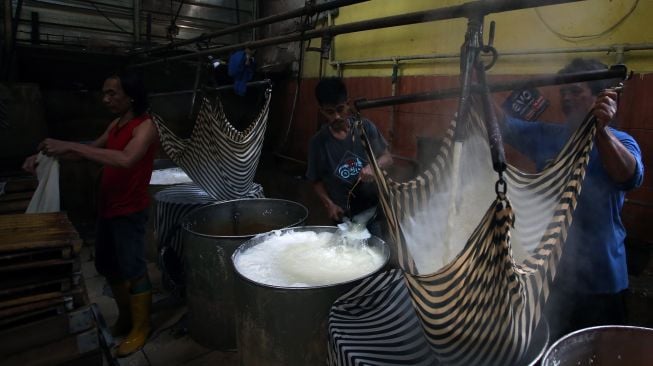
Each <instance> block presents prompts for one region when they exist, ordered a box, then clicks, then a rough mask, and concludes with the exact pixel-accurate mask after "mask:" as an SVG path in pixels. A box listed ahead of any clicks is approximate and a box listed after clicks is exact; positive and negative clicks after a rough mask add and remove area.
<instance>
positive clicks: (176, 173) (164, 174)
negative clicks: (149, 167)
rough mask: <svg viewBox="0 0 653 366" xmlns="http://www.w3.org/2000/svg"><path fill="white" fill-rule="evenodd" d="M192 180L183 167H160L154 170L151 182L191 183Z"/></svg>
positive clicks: (160, 183) (162, 183)
mask: <svg viewBox="0 0 653 366" xmlns="http://www.w3.org/2000/svg"><path fill="white" fill-rule="evenodd" d="M190 182H192V180H191V179H190V177H189V176H188V175H187V174H186V173H185V172H184V171H183V170H181V168H169V169H158V170H153V171H152V178H151V179H150V184H154V185H168V184H180V183H190Z"/></svg>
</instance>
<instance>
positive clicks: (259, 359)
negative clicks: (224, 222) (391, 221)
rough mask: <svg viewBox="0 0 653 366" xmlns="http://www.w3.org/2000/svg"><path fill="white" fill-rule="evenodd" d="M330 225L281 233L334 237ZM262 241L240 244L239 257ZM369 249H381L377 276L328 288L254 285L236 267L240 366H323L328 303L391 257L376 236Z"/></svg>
mask: <svg viewBox="0 0 653 366" xmlns="http://www.w3.org/2000/svg"><path fill="white" fill-rule="evenodd" d="M336 229H337V228H336V227H332V226H304V227H298V228H290V229H284V230H281V233H288V232H301V231H313V232H318V233H319V232H335V231H336ZM266 240H267V235H261V236H258V237H255V238H253V239H251V240H249V241H247V242H246V243H244V244H242V245H241V246H240V247H239V248H238V249H237V250H236V251H235V252H234V254H233V256H232V262H235V260H236V258H237V257H238V255H239V254H240V253H243V252H244V251H246V250H247V249H249V248H251V247H253V246H256V245H258V244H260V243H262V242H264V241H266ZM368 244H369V245H371V246H375V247H377V248H380V249H381V251H382V253H383V256H384V262H383V265H381V266H379V268H378V269H377V270H376V271H373V272H370V273H369V274H367V275H365V276H363V277H361V278H356V279H353V280H350V281H346V282H342V283H337V284H333V285H327V286H315V287H279V286H271V285H267V284H263V283H258V282H255V281H252V280H250V279H249V278H247V277H245V276H244V275H243V274H242V273H241V272H239V270H238V268H235V271H236V273H237V274H238V281H237V283H238V286H237V288H236V301H237V306H238V325H237V328H236V332H237V337H238V347H239V349H240V350H241V352H239V355H240V361H241V362H240V364H241V365H243V366H306V365H324V364H325V362H326V357H327V341H328V335H327V320H328V315H329V311H330V309H331V305H332V304H333V302H334V301H335V300H336V299H337V298H339V297H340V296H342V295H343V294H345V293H346V292H347V291H349V290H351V289H352V288H353V287H354V286H356V285H357V284H358V283H359V282H360V281H361V280H363V279H364V278H365V277H368V276H370V275H372V274H374V273H376V272H378V271H379V270H380V269H381V268H383V266H385V264H386V263H387V261H388V259H389V257H390V250H389V248H388V245H387V244H386V243H385V242H384V241H383V240H381V239H379V238H378V237H374V236H373V237H372V238H370V239H368Z"/></svg>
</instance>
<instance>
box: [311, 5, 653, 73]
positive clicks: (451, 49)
mask: <svg viewBox="0 0 653 366" xmlns="http://www.w3.org/2000/svg"><path fill="white" fill-rule="evenodd" d="M488 1H491V0H488ZM515 1H518V0H515ZM465 2H468V1H465V0H371V1H369V2H366V3H361V4H357V5H352V6H348V7H344V8H341V9H340V14H339V16H338V17H336V18H335V24H336V25H337V24H345V23H350V22H357V21H361V20H366V19H372V18H378V17H385V16H391V15H396V14H403V13H409V12H414V11H419V10H427V9H436V8H441V7H446V6H452V5H460V4H463V3H465ZM633 7H634V10H633V11H632V13H630V15H628V13H629V12H630V11H631V10H632V9H633ZM491 20H494V21H496V23H497V28H496V37H495V47H496V48H497V49H498V51H499V53H501V52H502V51H516V50H534V49H535V50H541V49H552V48H555V49H559V48H577V47H595V46H612V45H616V44H625V43H628V44H639V43H652V44H653V0H585V1H581V2H577V3H571V4H562V5H554V6H547V7H541V8H538V9H537V10H536V9H525V10H517V11H511V12H505V13H500V14H490V15H488V16H487V17H486V18H485V21H486V22H485V23H486V33H487V31H488V29H489V22H490V21H491ZM545 23H546V24H545ZM547 24H548V26H547ZM466 25H467V20H466V19H453V20H445V21H437V22H429V23H423V24H416V25H409V26H400V27H392V28H385V29H377V30H371V31H365V32H358V33H351V34H344V35H339V36H336V38H335V48H334V51H335V53H334V59H335V60H342V61H346V60H352V59H366V58H376V57H392V56H404V55H419V54H431V53H446V54H451V53H458V52H459V50H460V46H461V44H462V43H463V41H464V34H465V30H466ZM613 26H614V29H612V30H610V31H607V30H609V29H610V28H611V27H613ZM552 30H553V31H555V32H559V33H562V34H563V36H559V35H556V34H555V33H554V32H553V31H552ZM606 31H607V32H606ZM603 33H605V34H603ZM486 39H487V35H486ZM319 43H320V41H319V40H317V39H316V40H313V41H312V46H317V45H319ZM579 56H581V57H596V58H599V59H601V60H602V61H603V62H605V63H608V64H610V63H614V62H615V60H616V55H614V54H610V55H608V54H605V53H580V54H579V53H573V54H548V55H537V56H504V57H501V58H500V59H499V62H498V63H497V65H496V66H495V67H494V68H493V69H492V70H491V71H490V73H494V74H534V73H551V72H555V71H557V70H558V69H559V68H560V67H561V66H562V65H564V64H565V63H566V62H567V61H568V60H570V59H571V58H574V57H579ZM625 63H626V64H627V65H628V66H629V68H630V69H631V70H634V71H635V72H641V73H646V72H651V71H653V51H630V52H627V53H626V54H625ZM318 65H319V59H318V56H317V54H316V53H314V52H311V53H308V54H307V56H306V61H305V68H304V76H305V77H316V76H317V75H318V73H319V66H318ZM323 70H324V74H325V75H335V74H336V69H335V67H333V66H329V65H327V64H325V65H324V67H323ZM343 70H344V73H343V74H344V76H345V77H355V76H389V75H390V73H391V71H390V70H391V67H390V66H389V64H387V63H386V64H378V63H377V64H366V65H347V66H345V68H344V69H343ZM458 73H459V66H458V59H440V60H428V61H420V62H410V61H407V62H402V63H401V75H424V74H429V75H451V74H458Z"/></svg>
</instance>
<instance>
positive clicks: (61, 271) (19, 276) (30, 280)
mask: <svg viewBox="0 0 653 366" xmlns="http://www.w3.org/2000/svg"><path fill="white" fill-rule="evenodd" d="M47 270H48V271H47V273H46V275H47V276H44V273H39V272H40V271H25V272H23V273H20V272H19V273H16V272H14V273H11V275H6V276H1V277H0V291H3V292H4V291H11V290H12V289H15V288H20V287H23V286H32V285H37V286H38V285H39V284H40V283H43V282H44V281H48V280H50V279H51V280H53V281H61V282H64V281H69V283H70V284H72V285H77V284H79V281H80V278H81V273H79V272H73V273H70V271H68V270H67V268H62V267H54V268H48V269H47ZM41 272H42V271H41ZM44 277H45V278H44ZM62 286H63V285H62Z"/></svg>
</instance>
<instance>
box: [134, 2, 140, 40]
mask: <svg viewBox="0 0 653 366" xmlns="http://www.w3.org/2000/svg"><path fill="white" fill-rule="evenodd" d="M133 27H134V44H135V45H136V44H138V43H139V42H140V41H141V0H134V25H133Z"/></svg>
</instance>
